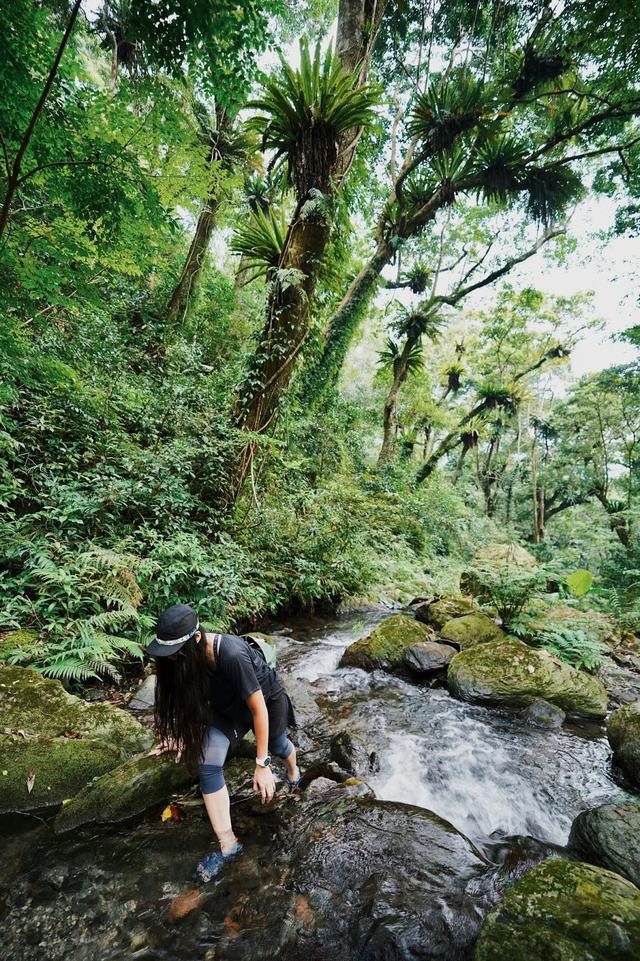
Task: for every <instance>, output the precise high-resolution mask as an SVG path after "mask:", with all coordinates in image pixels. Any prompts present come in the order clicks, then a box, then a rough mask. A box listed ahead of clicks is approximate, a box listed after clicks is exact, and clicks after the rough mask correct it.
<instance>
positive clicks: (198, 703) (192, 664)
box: [154, 635, 211, 768]
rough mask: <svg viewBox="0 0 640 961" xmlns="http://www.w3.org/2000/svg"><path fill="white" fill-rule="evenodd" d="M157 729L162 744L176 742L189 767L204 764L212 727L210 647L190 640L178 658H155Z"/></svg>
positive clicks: (193, 638)
mask: <svg viewBox="0 0 640 961" xmlns="http://www.w3.org/2000/svg"><path fill="white" fill-rule="evenodd" d="M155 661H156V703H155V712H154V719H155V726H156V731H157V733H158V735H159V737H160V738H161V739H162V740H163V741H169V740H175V741H177V743H178V746H179V747H180V748H181V750H182V755H183V757H184V760H185V761H186V763H187V764H188V765H189V767H192V768H195V767H197V765H198V764H199V763H200V762H201V761H202V743H203V740H204V736H205V733H206V730H207V728H208V727H209V725H210V724H211V707H210V705H209V683H208V680H207V645H206V643H205V638H204V635H203V638H202V640H201V641H200V643H198V642H197V641H196V639H195V637H192V638H190V640H188V641H187V642H186V644H185V645H184V646H183V647H181V648H180V651H179V652H178V656H177V657H176V658H175V659H172V660H170V659H169V658H168V657H156V658H155Z"/></svg>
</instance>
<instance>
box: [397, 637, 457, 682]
mask: <svg viewBox="0 0 640 961" xmlns="http://www.w3.org/2000/svg"><path fill="white" fill-rule="evenodd" d="M456 653H457V651H456V649H455V647H451V646H450V645H449V644H439V643H438V642H437V641H418V643H417V644H412V645H411V647H408V648H407V650H406V651H405V653H404V657H403V659H402V662H403V664H404V666H405V667H406V668H408V670H409V671H411V673H412V674H416V675H417V676H418V677H423V676H425V675H429V674H435V673H437V672H438V671H443V670H444V669H445V668H446V667H448V665H449V662H450V661H451V660H452V658H453V657H454V656H455V654H456Z"/></svg>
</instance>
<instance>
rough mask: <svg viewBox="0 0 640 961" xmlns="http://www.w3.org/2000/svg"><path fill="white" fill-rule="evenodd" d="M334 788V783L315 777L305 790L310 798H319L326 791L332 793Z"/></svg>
mask: <svg viewBox="0 0 640 961" xmlns="http://www.w3.org/2000/svg"><path fill="white" fill-rule="evenodd" d="M335 786H336V782H335V781H332V780H331V779H330V778H328V777H316V778H314V779H313V781H310V783H309V786H308V787H307V789H306V790H307V794H308V795H309V796H310V797H321V796H322V795H323V794H326V793H327V791H333V789H334V788H335Z"/></svg>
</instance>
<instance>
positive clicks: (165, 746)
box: [147, 740, 182, 764]
mask: <svg viewBox="0 0 640 961" xmlns="http://www.w3.org/2000/svg"><path fill="white" fill-rule="evenodd" d="M171 751H176V752H177V753H176V764H179V763H180V761H181V760H182V751H181V749H180V748H179V747H178V742H177V741H174V740H169V741H160V743H159V744H156V746H155V747H152V748H151V750H150V751H148V752H147V756H148V757H158V755H159V754H169V753H170V752H171Z"/></svg>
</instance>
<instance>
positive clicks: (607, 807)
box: [569, 801, 640, 887]
mask: <svg viewBox="0 0 640 961" xmlns="http://www.w3.org/2000/svg"><path fill="white" fill-rule="evenodd" d="M569 845H570V846H571V847H573V848H575V850H576V851H577V852H578V854H579V855H580V856H581V857H583V858H584V859H585V861H590V862H591V863H592V864H599V865H601V866H602V867H603V868H609V870H610V871H615V872H616V873H617V874H621V875H622V876H623V877H625V878H627V879H628V880H629V881H631V882H632V883H633V884H635V885H636V886H637V887H638V886H640V804H638V803H636V802H634V801H627V802H626V803H623V804H601V805H600V806H599V807H596V808H591V810H589V811H583V812H582V813H581V814H579V815H578V817H577V818H576V819H575V821H574V822H573V824H572V825H571V834H570V835H569Z"/></svg>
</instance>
